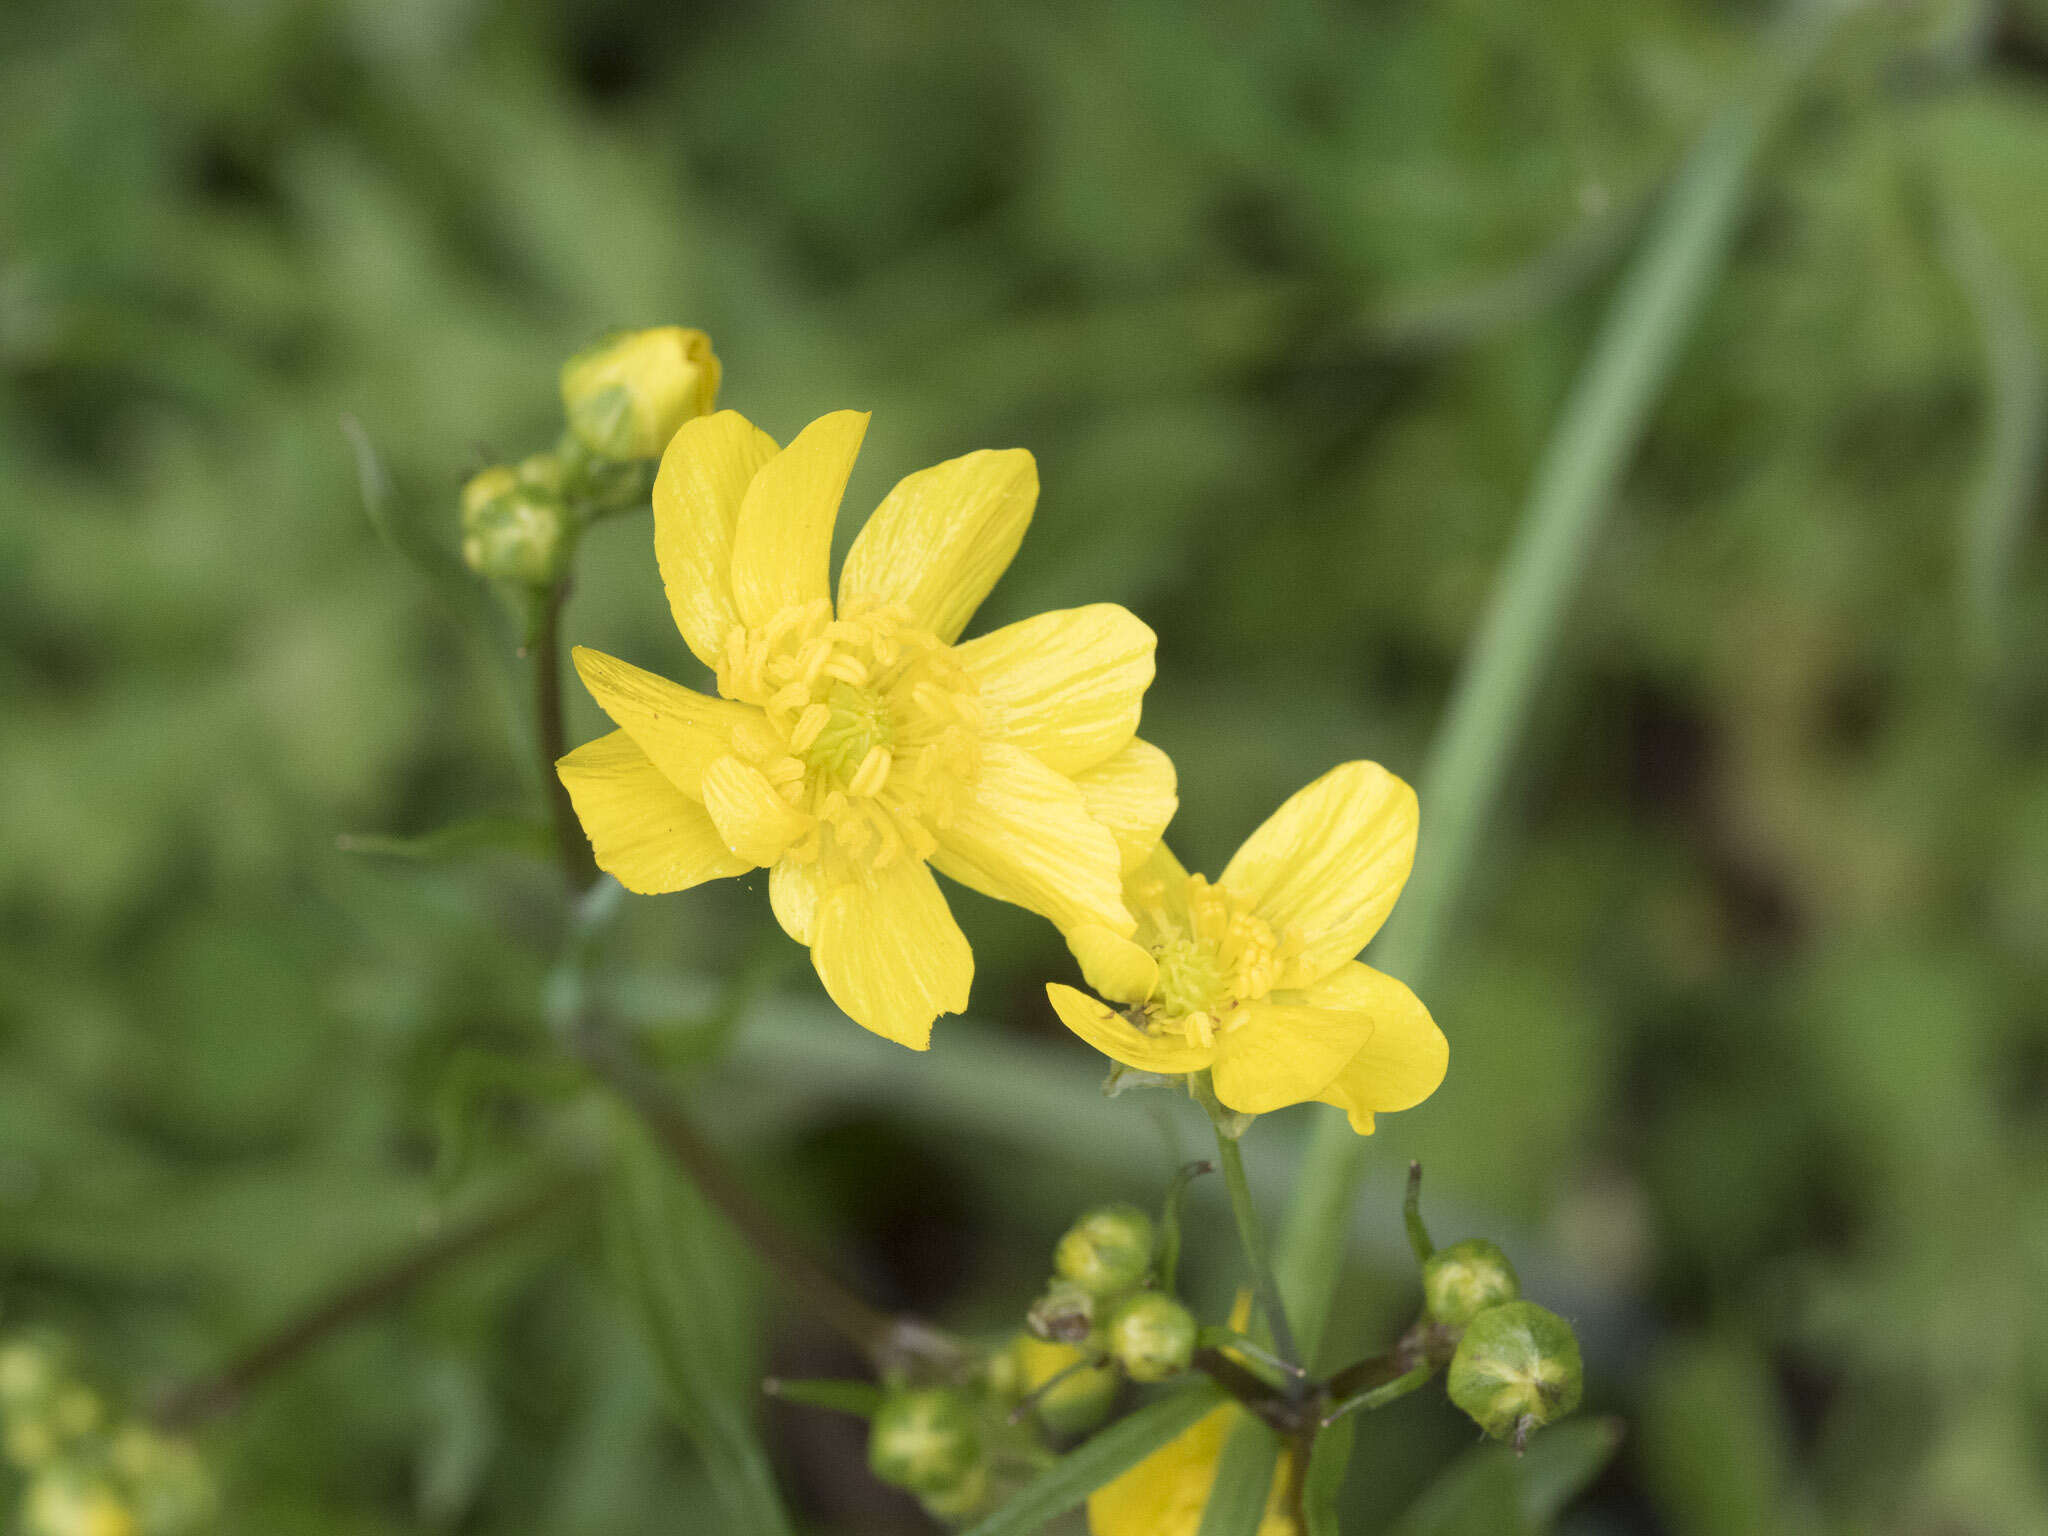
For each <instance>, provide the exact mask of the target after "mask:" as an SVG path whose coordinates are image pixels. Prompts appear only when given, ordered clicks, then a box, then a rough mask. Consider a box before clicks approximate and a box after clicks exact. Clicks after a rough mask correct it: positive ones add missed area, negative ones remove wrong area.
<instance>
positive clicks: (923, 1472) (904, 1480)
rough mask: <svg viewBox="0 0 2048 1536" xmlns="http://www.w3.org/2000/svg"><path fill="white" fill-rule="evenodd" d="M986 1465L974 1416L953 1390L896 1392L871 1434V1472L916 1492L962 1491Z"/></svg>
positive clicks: (878, 1413) (885, 1401)
mask: <svg viewBox="0 0 2048 1536" xmlns="http://www.w3.org/2000/svg"><path fill="white" fill-rule="evenodd" d="M980 1460H981V1437H980V1435H979V1434H977V1433H976V1431H975V1427H974V1415H973V1413H972V1412H971V1411H970V1410H969V1408H968V1406H967V1400H966V1399H965V1398H963V1397H962V1396H961V1395H960V1394H959V1393H958V1392H955V1391H953V1390H952V1389H951V1388H950V1387H923V1388H919V1389H916V1390H914V1391H908V1392H892V1393H890V1394H889V1396H888V1397H886V1398H884V1399H883V1400H882V1406H881V1407H880V1408H879V1409H877V1410H876V1411H875V1418H874V1423H873V1424H872V1425H871V1426H870V1427H869V1429H868V1467H869V1469H870V1470H871V1471H872V1472H873V1473H874V1474H875V1476H876V1477H879V1478H880V1479H881V1480H882V1481H883V1482H885V1483H894V1484H895V1485H896V1486H897V1487H899V1488H908V1489H910V1490H911V1491H912V1492H913V1493H940V1492H943V1491H945V1490H947V1489H950V1488H956V1487H958V1486H959V1484H960V1481H961V1480H962V1479H963V1478H965V1477H966V1476H967V1475H968V1474H969V1473H970V1472H972V1471H973V1469H974V1467H975V1465H976V1463H978V1462H979V1461H980Z"/></svg>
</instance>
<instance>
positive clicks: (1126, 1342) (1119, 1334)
mask: <svg viewBox="0 0 2048 1536" xmlns="http://www.w3.org/2000/svg"><path fill="white" fill-rule="evenodd" d="M1197 1331H1198V1330H1197V1328H1196V1324H1195V1314H1194V1313H1192V1312H1190V1311H1189V1310H1188V1309H1187V1308H1186V1307H1184V1306H1182V1305H1181V1304H1180V1303H1179V1302H1177V1301H1175V1300H1174V1299H1173V1298H1172V1297H1171V1296H1168V1295H1167V1294H1165V1293H1164V1292H1163V1291H1140V1292H1139V1293H1138V1294H1137V1295H1136V1296H1133V1297H1132V1298H1131V1299H1130V1300H1129V1301H1127V1302H1125V1303H1124V1304H1123V1305H1122V1306H1120V1307H1118V1308H1117V1309H1116V1314H1115V1315H1114V1316H1113V1317H1111V1318H1110V1320H1109V1352H1110V1353H1111V1354H1113V1355H1115V1356H1116V1358H1117V1363H1118V1364H1120V1365H1121V1366H1123V1368H1124V1369H1125V1370H1126V1371H1128V1372H1130V1375H1131V1380H1133V1381H1164V1380H1166V1378H1167V1377H1169V1376H1177V1375H1179V1374H1180V1373H1181V1372H1182V1371H1184V1370H1186V1369H1187V1368H1188V1361H1190V1360H1192V1359H1193V1358H1194V1355H1195V1334H1196V1332H1197Z"/></svg>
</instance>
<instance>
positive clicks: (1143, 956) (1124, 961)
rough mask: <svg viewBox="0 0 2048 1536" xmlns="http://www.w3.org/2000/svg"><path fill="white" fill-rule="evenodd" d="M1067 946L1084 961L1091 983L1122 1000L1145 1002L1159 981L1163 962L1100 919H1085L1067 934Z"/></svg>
mask: <svg viewBox="0 0 2048 1536" xmlns="http://www.w3.org/2000/svg"><path fill="white" fill-rule="evenodd" d="M1067 948H1068V949H1070V950H1072V951H1073V954H1074V958H1075V959H1076V960H1078V961H1079V962H1080V963H1081V974H1082V975H1083V976H1085V977H1087V978H1088V985H1089V986H1091V987H1093V988H1094V989H1095V990H1096V991H1097V992H1099V993H1101V994H1102V995H1103V996H1104V997H1109V998H1114V999H1116V1001H1118V1002H1120V1003H1142V1002H1143V1001H1145V999H1146V998H1148V997H1150V996H1151V995H1152V991H1153V989H1154V988H1155V987H1157V986H1158V985H1159V962H1158V961H1157V960H1154V959H1153V958H1152V952H1151V951H1150V950H1149V949H1146V948H1144V947H1143V946H1142V945H1138V944H1133V943H1132V942H1131V941H1130V940H1129V939H1127V938H1125V937H1124V936H1123V935H1122V934H1118V933H1111V932H1110V931H1109V930H1108V929H1107V928H1104V927H1103V926H1101V924H1099V923H1084V924H1082V925H1081V926H1080V927H1079V928H1076V929H1074V930H1073V931H1072V932H1070V933H1069V934H1068V935H1067Z"/></svg>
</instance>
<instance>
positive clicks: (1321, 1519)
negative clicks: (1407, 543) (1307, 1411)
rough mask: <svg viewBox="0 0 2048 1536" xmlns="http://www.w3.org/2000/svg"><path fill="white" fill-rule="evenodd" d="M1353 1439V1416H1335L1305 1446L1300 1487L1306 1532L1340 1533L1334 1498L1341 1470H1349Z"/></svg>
mask: <svg viewBox="0 0 2048 1536" xmlns="http://www.w3.org/2000/svg"><path fill="white" fill-rule="evenodd" d="M1357 1439H1358V1420H1357V1418H1356V1417H1352V1418H1346V1419H1339V1420H1338V1421H1337V1422H1336V1423H1334V1424H1332V1425H1331V1426H1330V1427H1329V1428H1328V1429H1326V1430H1324V1431H1323V1432H1322V1433H1321V1434H1319V1435H1317V1436H1316V1438H1315V1443H1314V1445H1312V1446H1311V1447H1310V1448H1309V1455H1308V1476H1307V1478H1306V1479H1305V1480H1304V1482H1303V1484H1302V1490H1301V1512H1302V1514H1303V1516H1304V1517H1305V1518H1306V1519H1307V1522H1308V1536H1341V1532H1340V1529H1339V1527H1338V1524H1337V1500H1338V1497H1339V1496H1340V1495H1341V1494H1342V1493H1343V1492H1344V1474H1345V1473H1346V1472H1348V1471H1350V1470H1351V1447H1352V1445H1353V1444H1354V1443H1355V1442H1356V1440H1357Z"/></svg>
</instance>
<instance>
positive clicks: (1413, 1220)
mask: <svg viewBox="0 0 2048 1536" xmlns="http://www.w3.org/2000/svg"><path fill="white" fill-rule="evenodd" d="M1401 1220H1402V1221H1403V1222H1404V1223H1405V1224H1406V1225H1407V1228H1408V1246H1409V1247H1410V1248H1413V1249H1414V1250H1415V1262H1416V1263H1418V1264H1427V1263H1428V1262H1429V1260H1430V1255H1431V1254H1433V1253H1435V1252H1436V1244H1435V1243H1432V1242H1431V1241H1430V1240H1429V1228H1428V1227H1425V1226H1424V1225H1423V1224H1422V1164H1420V1163H1418V1162H1415V1161H1413V1160H1412V1159H1411V1160H1410V1162H1409V1164H1408V1193H1407V1194H1406V1195H1404V1196H1403V1197H1402V1199H1401Z"/></svg>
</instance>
